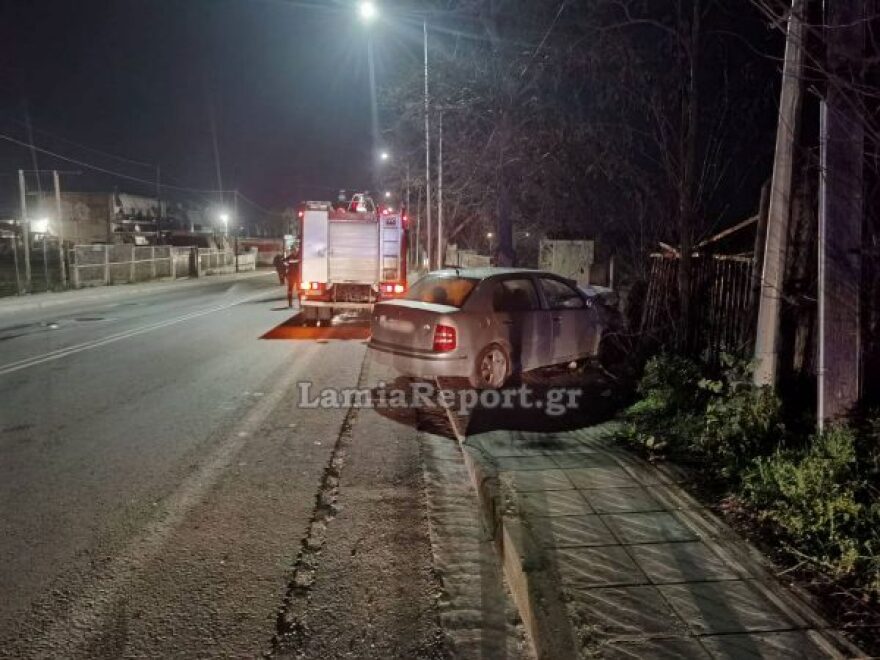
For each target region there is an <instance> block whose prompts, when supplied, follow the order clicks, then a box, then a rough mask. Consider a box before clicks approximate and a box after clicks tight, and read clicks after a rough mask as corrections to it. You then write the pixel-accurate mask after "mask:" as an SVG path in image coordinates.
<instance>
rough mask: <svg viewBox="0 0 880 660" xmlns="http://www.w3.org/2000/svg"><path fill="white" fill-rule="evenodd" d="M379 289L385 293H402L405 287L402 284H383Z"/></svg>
mask: <svg viewBox="0 0 880 660" xmlns="http://www.w3.org/2000/svg"><path fill="white" fill-rule="evenodd" d="M381 290H382V293H385V294H393V293H403V292H404V291H406V287H405V286H403V285H402V284H383V285H382V287H381Z"/></svg>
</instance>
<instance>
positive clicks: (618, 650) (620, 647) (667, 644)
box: [597, 639, 711, 660]
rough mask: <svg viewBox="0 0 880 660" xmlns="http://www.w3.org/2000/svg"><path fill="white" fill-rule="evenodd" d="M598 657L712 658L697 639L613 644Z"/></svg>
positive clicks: (617, 659)
mask: <svg viewBox="0 0 880 660" xmlns="http://www.w3.org/2000/svg"><path fill="white" fill-rule="evenodd" d="M597 655H599V656H600V657H602V658H606V659H610V660H626V659H627V658H635V659H637V660H645V659H646V658H650V659H651V660H692V659H696V660H705V659H706V658H710V657H711V656H710V655H709V654H708V653H707V652H706V650H705V649H704V648H703V647H702V645H701V644H700V643H699V642H698V641H697V640H695V639H649V640H639V641H625V642H612V643H610V644H607V645H605V646H603V647H601V648H600V649H598V652H597Z"/></svg>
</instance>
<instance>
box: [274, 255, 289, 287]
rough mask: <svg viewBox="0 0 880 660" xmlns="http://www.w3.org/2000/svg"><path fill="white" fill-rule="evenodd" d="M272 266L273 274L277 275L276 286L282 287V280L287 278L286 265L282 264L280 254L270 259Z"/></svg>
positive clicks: (282, 259)
mask: <svg viewBox="0 0 880 660" xmlns="http://www.w3.org/2000/svg"><path fill="white" fill-rule="evenodd" d="M272 265H273V266H275V272H277V273H278V284H281V285H282V286H283V285H284V278H285V277H287V264H286V263H285V262H284V256H283V255H281V253H278V254H276V255H275V258H274V259H272Z"/></svg>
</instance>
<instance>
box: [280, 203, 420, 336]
mask: <svg viewBox="0 0 880 660" xmlns="http://www.w3.org/2000/svg"><path fill="white" fill-rule="evenodd" d="M297 215H298V217H299V222H300V248H299V258H300V281H299V283H298V286H299V293H300V306H301V307H302V310H303V317H304V320H305V321H329V320H330V319H331V318H332V317H333V315H334V314H335V313H336V311H337V310H343V309H369V308H371V307H372V306H373V303H375V302H377V301H379V300H387V299H388V298H395V297H400V296H401V295H402V294H403V293H405V292H406V250H407V235H406V234H407V232H406V229H407V228H406V215H405V213H400V212H394V211H393V210H392V209H390V208H386V207H381V206H379V205H377V204H375V203H374V202H373V200H372V198H371V197H369V196H368V195H366V194H357V195H354V196H353V197H352V198H351V199H349V200H346V201H344V202H336V203H332V202H305V203H304V204H302V205H301V206H300V208H299V211H298V213H297Z"/></svg>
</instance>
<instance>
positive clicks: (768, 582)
mask: <svg viewBox="0 0 880 660" xmlns="http://www.w3.org/2000/svg"><path fill="white" fill-rule="evenodd" d="M611 429H612V427H611V425H610V424H608V425H601V426H595V427H591V428H588V429H584V430H580V431H570V432H562V433H555V434H537V433H523V432H516V431H491V432H488V433H484V434H481V435H477V436H470V437H468V438H467V439H466V440H465V441H464V442H463V443H462V446H463V449H464V450H465V457H466V461H467V462H468V465H469V468H470V470H471V474H472V478H473V479H474V481H475V483H476V484H477V486H478V490H479V492H480V495H481V500H482V503H483V509H484V512H485V513H486V515H487V516H488V517H489V518H491V519H492V520H494V523H493V524H494V526H495V531H496V544H497V546H498V549H499V551H500V553H501V556H502V559H503V562H504V565H505V572H506V573H507V578H508V580H509V582H510V584H511V588H512V590H513V592H514V597H515V598H516V600H517V605H518V608H519V610H520V614H521V616H522V617H523V620H524V621H525V623H526V626H527V628H528V629H529V631H530V633H531V636H532V640H533V643H534V645H535V647H536V652H537V654H538V657H540V658H554V659H561V658H576V657H607V658H625V657H634V658H635V657H638V658H710V657H715V658H829V657H854V656H858V655H859V653H858V650H857V649H855V648H854V647H852V646H850V645H848V644H847V642H845V641H844V640H843V638H842V636H840V635H838V634H837V633H836V632H835V631H833V630H829V629H828V628H827V625H826V624H825V623H824V621H823V620H822V618H821V617H820V616H819V615H818V614H816V612H815V611H814V610H813V608H812V607H811V606H810V605H809V604H808V601H807V599H806V597H805V596H804V595H803V594H797V593H794V592H792V591H790V590H788V589H785V588H783V587H782V586H781V585H780V584H779V583H778V582H777V581H776V580H775V578H774V577H773V575H772V573H771V567H770V566H769V564H768V563H767V562H766V560H764V558H763V557H762V556H761V555H760V554H759V553H758V552H757V551H756V550H754V548H752V547H751V546H749V545H748V544H746V543H745V542H743V541H742V540H741V539H739V537H738V536H737V535H736V534H735V533H734V532H733V531H732V530H730V529H729V528H728V527H727V526H726V525H724V524H723V523H722V522H721V521H720V520H718V519H717V518H716V517H715V516H714V515H713V514H711V513H710V512H709V511H707V510H706V509H705V508H704V507H702V506H701V505H700V504H699V503H698V502H697V501H695V500H694V499H693V498H691V497H690V496H689V495H687V494H686V493H685V492H684V491H683V490H682V488H681V487H680V486H679V484H680V483H681V482H682V481H683V480H684V477H683V475H681V474H677V473H676V472H675V471H673V470H671V469H669V468H661V469H658V468H657V467H655V466H653V465H651V464H649V463H648V462H646V461H644V460H642V459H641V458H639V457H638V456H636V455H634V454H632V453H630V452H628V451H626V450H625V449H623V448H622V447H620V446H619V445H617V444H616V443H615V442H614V441H613V440H611V439H610V438H609V437H608V434H609V431H610V430H611Z"/></svg>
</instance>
